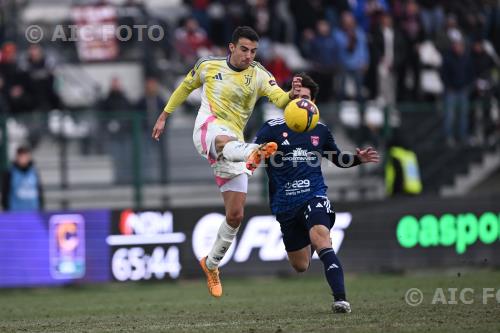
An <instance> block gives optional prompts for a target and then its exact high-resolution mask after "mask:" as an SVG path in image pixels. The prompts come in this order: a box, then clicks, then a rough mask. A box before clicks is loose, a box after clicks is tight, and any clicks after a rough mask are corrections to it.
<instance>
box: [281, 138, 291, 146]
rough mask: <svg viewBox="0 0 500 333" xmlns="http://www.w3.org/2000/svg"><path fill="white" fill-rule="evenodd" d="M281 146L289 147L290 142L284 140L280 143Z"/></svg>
mask: <svg viewBox="0 0 500 333" xmlns="http://www.w3.org/2000/svg"><path fill="white" fill-rule="evenodd" d="M281 145H282V146H289V145H290V142H288V140H287V139H285V141H283V142H282V143H281Z"/></svg>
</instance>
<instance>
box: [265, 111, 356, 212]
mask: <svg viewBox="0 0 500 333" xmlns="http://www.w3.org/2000/svg"><path fill="white" fill-rule="evenodd" d="M270 141H274V142H276V143H277V144H278V151H277V152H276V154H275V155H273V156H272V157H271V158H270V159H269V160H267V161H266V172H267V175H268V178H269V200H270V204H271V210H272V212H273V214H275V215H278V214H293V213H294V212H295V210H297V209H299V208H300V207H301V206H302V205H303V204H304V203H305V202H307V201H308V200H310V199H312V198H314V197H316V196H325V197H326V192H327V189H328V187H327V186H326V184H325V181H324V179H323V174H322V172H321V161H322V158H323V157H325V158H328V159H329V160H330V161H332V162H333V163H334V164H335V165H337V166H339V167H341V168H348V167H351V166H355V165H358V164H359V163H360V161H359V159H358V158H357V157H356V156H353V155H352V154H348V153H342V152H341V151H340V149H339V148H338V147H337V145H336V144H335V140H334V139H333V136H332V133H331V132H330V130H329V129H328V128H327V127H326V126H325V125H324V124H322V123H318V125H317V126H316V127H315V128H314V129H313V130H311V131H309V132H306V133H297V132H294V131H292V130H290V129H289V128H288V127H287V126H286V124H285V120H284V119H283V118H278V119H272V120H269V121H268V122H266V123H265V124H264V125H263V126H262V127H261V129H260V130H259V132H258V133H257V136H256V138H255V143H259V144H260V143H264V142H270Z"/></svg>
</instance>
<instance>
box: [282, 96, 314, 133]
mask: <svg viewBox="0 0 500 333" xmlns="http://www.w3.org/2000/svg"><path fill="white" fill-rule="evenodd" d="M284 115H285V123H286V125H287V126H288V127H289V128H290V129H291V130H293V131H295V132H299V133H303V132H308V131H310V130H312V129H313V128H314V127H316V124H317V123H318V120H319V110H318V107H317V106H316V105H315V104H314V103H313V102H311V101H310V100H308V99H305V98H297V99H294V100H293V101H291V102H290V103H288V105H287V106H286V108H285V112H284Z"/></svg>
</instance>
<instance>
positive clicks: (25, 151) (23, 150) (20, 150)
mask: <svg viewBox="0 0 500 333" xmlns="http://www.w3.org/2000/svg"><path fill="white" fill-rule="evenodd" d="M28 153H31V148H30V147H29V146H28V145H22V146H19V147H17V150H16V155H21V154H28Z"/></svg>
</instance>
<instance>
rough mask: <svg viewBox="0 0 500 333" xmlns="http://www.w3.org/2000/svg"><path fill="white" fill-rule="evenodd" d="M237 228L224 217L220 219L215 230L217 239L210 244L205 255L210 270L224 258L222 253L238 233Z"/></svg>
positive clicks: (224, 252)
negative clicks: (210, 247) (216, 230)
mask: <svg viewBox="0 0 500 333" xmlns="http://www.w3.org/2000/svg"><path fill="white" fill-rule="evenodd" d="M238 229H239V227H238V228H233V227H231V226H230V225H229V224H227V221H226V219H224V221H222V224H221V225H220V227H219V231H218V232H217V239H216V240H215V243H214V245H213V246H212V250H210V253H209V254H208V257H207V261H206V263H207V267H208V269H210V270H214V269H216V268H217V266H219V263H220V261H221V260H222V258H224V254H226V251H227V249H229V247H230V246H231V244H232V243H233V239H234V237H235V236H236V234H237V233H238Z"/></svg>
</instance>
